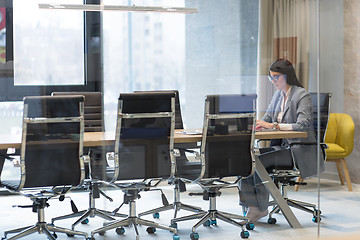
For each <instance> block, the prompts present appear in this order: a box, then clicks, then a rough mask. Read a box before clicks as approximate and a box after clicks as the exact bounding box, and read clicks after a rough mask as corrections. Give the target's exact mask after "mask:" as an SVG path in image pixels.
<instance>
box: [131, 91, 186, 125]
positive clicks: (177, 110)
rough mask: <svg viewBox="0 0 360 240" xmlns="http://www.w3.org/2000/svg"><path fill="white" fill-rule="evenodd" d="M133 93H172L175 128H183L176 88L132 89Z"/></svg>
mask: <svg viewBox="0 0 360 240" xmlns="http://www.w3.org/2000/svg"><path fill="white" fill-rule="evenodd" d="M134 92H135V93H174V94H175V129H183V128H184V124H183V120H182V116H181V107H180V97H179V91H178V90H156V91H134Z"/></svg>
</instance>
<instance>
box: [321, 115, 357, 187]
mask: <svg viewBox="0 0 360 240" xmlns="http://www.w3.org/2000/svg"><path fill="white" fill-rule="evenodd" d="M354 131H355V127H354V121H353V120H352V118H351V116H350V115H348V114H345V113H331V114H330V117H329V124H328V129H327V132H326V135H325V143H326V144H327V145H328V147H329V148H328V149H326V161H327V162H336V167H337V170H338V174H339V178H340V182H341V185H344V184H345V183H344V175H345V179H346V183H347V186H348V189H349V191H352V186H351V180H350V175H349V171H348V168H347V165H346V161H345V158H346V157H347V156H349V155H350V154H351V152H352V150H353V147H354ZM341 166H342V168H343V170H344V175H343V173H342V170H341Z"/></svg>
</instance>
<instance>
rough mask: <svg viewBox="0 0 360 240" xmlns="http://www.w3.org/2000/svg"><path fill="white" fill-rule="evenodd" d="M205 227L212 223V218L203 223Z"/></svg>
mask: <svg viewBox="0 0 360 240" xmlns="http://www.w3.org/2000/svg"><path fill="white" fill-rule="evenodd" d="M203 225H204V227H208V226H210V225H211V222H210V220H206V221H205V222H204V223H203Z"/></svg>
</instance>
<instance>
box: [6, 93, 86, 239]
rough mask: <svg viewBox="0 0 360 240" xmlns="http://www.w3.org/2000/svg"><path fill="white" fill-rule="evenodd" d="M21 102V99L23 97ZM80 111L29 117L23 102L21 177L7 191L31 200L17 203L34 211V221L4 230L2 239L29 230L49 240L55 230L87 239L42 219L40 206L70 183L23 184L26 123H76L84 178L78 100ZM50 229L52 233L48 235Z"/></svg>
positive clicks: (19, 236)
mask: <svg viewBox="0 0 360 240" xmlns="http://www.w3.org/2000/svg"><path fill="white" fill-rule="evenodd" d="M24 102H25V100H24ZM79 104H80V106H79V109H80V113H79V116H76V117H52V118H44V117H37V118H31V117H28V105H27V104H24V111H23V116H24V117H23V127H22V139H21V149H20V163H19V165H18V167H20V169H21V178H20V183H19V185H18V186H17V188H16V189H13V188H11V187H10V188H8V190H9V191H10V192H15V193H20V194H21V195H23V196H26V197H29V198H30V199H31V200H32V201H33V204H32V205H25V206H17V207H22V208H32V209H33V211H34V212H37V216H38V220H37V223H36V224H35V225H32V226H27V227H21V228H17V229H13V230H9V231H4V237H3V238H2V239H9V240H14V239H18V238H21V237H24V236H28V235H30V234H32V233H35V232H38V233H40V234H45V235H46V236H47V237H48V238H49V239H51V240H55V239H56V238H57V235H56V232H60V233H66V234H67V235H68V236H74V235H82V236H85V238H86V239H88V234H87V233H85V232H81V231H75V230H71V229H67V228H62V227H58V226H54V225H53V224H48V223H46V222H45V214H44V209H45V207H48V203H47V201H48V200H49V199H51V198H53V197H56V196H61V195H64V194H65V193H66V192H67V191H69V190H70V189H71V187H72V186H67V188H66V191H64V190H65V188H64V187H61V189H60V191H59V189H58V188H56V187H50V186H47V187H45V186H44V187H32V188H27V187H25V183H26V166H25V161H26V156H25V152H26V145H27V144H26V138H27V128H28V127H27V126H28V124H38V123H50V124H52V123H71V122H79V124H80V133H79V166H80V181H79V182H80V183H81V182H82V181H83V180H84V176H85V168H84V161H86V157H85V156H84V155H83V140H84V117H83V116H84V103H83V102H80V103H79ZM51 232H54V233H53V234H51ZM13 233H17V234H16V235H14V236H12V237H10V238H7V235H8V234H13Z"/></svg>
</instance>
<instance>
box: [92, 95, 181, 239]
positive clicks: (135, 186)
mask: <svg viewBox="0 0 360 240" xmlns="http://www.w3.org/2000/svg"><path fill="white" fill-rule="evenodd" d="M134 94H138V95H140V94H141V93H134ZM120 96H121V95H120ZM170 101H171V111H170V112H157V113H123V106H124V101H123V100H121V99H119V102H118V117H117V126H116V134H115V153H114V162H115V163H114V166H115V169H114V175H113V179H112V181H111V182H112V183H114V184H115V185H116V186H117V187H118V188H119V189H121V190H122V191H123V192H124V202H123V203H122V204H121V205H120V207H121V206H122V205H123V204H124V203H125V204H129V215H128V216H127V218H125V219H122V220H116V221H112V222H109V223H106V224H104V226H103V227H100V228H98V229H95V230H93V231H92V232H91V237H92V238H93V237H94V235H95V234H97V233H99V234H102V233H104V232H105V231H107V230H110V229H114V228H116V232H117V233H118V234H124V232H125V230H124V228H123V227H124V226H130V225H132V226H133V227H134V229H135V234H136V239H139V231H138V228H137V225H144V226H148V228H147V232H148V233H154V228H160V229H164V230H168V231H171V232H173V233H174V236H173V238H174V240H175V239H179V237H178V235H177V229H176V228H173V227H168V226H165V225H162V224H158V223H156V222H153V221H148V220H145V219H142V218H140V217H138V216H137V214H136V199H137V198H140V192H141V191H143V190H149V189H150V188H153V187H156V186H157V185H158V184H159V183H160V182H161V181H163V179H162V178H153V179H150V180H149V181H147V180H143V181H140V182H135V181H134V182H131V181H130V182H129V181H128V180H123V181H118V177H119V175H120V169H119V166H120V160H119V156H120V153H119V147H118V146H120V144H121V142H120V139H121V134H120V133H121V126H122V125H121V124H122V119H135V118H139V119H142V118H170V119H171V120H170V121H171V126H170V136H169V138H170V139H169V153H170V161H171V169H170V176H169V179H172V178H174V173H175V169H176V161H175V155H176V154H177V150H176V149H174V129H175V98H174V97H172V98H171V100H170ZM154 181H155V184H153V182H154ZM120 207H119V208H120ZM119 208H118V209H119ZM114 212H115V211H114Z"/></svg>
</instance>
